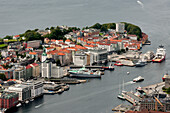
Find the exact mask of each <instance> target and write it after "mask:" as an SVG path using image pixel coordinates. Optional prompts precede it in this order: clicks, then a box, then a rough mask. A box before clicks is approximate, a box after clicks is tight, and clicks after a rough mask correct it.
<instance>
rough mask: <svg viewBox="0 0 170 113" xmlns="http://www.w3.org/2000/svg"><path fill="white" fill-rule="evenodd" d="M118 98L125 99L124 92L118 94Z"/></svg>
mask: <svg viewBox="0 0 170 113" xmlns="http://www.w3.org/2000/svg"><path fill="white" fill-rule="evenodd" d="M117 98H119V99H121V100H125V97H124V96H123V95H122V94H118V95H117Z"/></svg>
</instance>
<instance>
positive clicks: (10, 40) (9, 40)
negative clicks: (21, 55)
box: [5, 39, 17, 42]
mask: <svg viewBox="0 0 170 113" xmlns="http://www.w3.org/2000/svg"><path fill="white" fill-rule="evenodd" d="M16 41H17V40H15V39H8V41H5V42H16Z"/></svg>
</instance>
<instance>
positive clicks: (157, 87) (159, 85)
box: [142, 82, 165, 95]
mask: <svg viewBox="0 0 170 113" xmlns="http://www.w3.org/2000/svg"><path fill="white" fill-rule="evenodd" d="M164 85H165V83H164V82H160V83H157V84H153V85H149V86H145V87H142V90H143V91H144V92H145V93H146V95H150V94H152V93H154V91H155V90H157V91H159V93H160V94H165V92H163V91H162V87H163V86H164Z"/></svg>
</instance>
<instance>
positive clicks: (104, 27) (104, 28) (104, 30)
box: [100, 25, 108, 32]
mask: <svg viewBox="0 0 170 113" xmlns="http://www.w3.org/2000/svg"><path fill="white" fill-rule="evenodd" d="M100 31H102V32H107V31H108V29H107V25H102V27H101V28H100Z"/></svg>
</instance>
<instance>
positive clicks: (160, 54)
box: [152, 45, 166, 63]
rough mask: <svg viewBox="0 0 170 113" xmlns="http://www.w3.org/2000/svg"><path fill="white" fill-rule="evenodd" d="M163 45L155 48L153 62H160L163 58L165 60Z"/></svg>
mask: <svg viewBox="0 0 170 113" xmlns="http://www.w3.org/2000/svg"><path fill="white" fill-rule="evenodd" d="M163 47H164V46H162V45H161V46H159V48H157V51H156V55H155V57H154V58H153V59H152V61H153V62H157V63H160V62H162V61H163V60H165V57H166V52H165V50H166V49H164V48H163Z"/></svg>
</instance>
